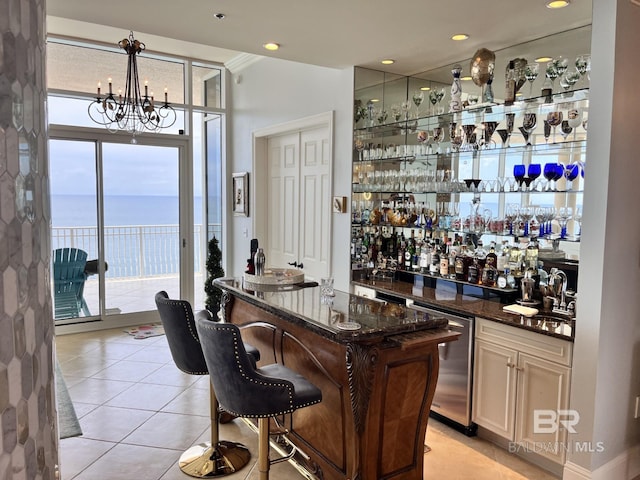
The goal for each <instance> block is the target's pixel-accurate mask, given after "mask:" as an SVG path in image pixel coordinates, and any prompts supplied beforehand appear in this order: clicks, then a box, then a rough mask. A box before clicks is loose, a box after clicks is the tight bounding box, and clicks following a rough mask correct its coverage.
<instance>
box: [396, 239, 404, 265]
mask: <svg viewBox="0 0 640 480" xmlns="http://www.w3.org/2000/svg"><path fill="white" fill-rule="evenodd" d="M404 254H405V249H404V242H401V243H400V245H399V246H398V256H397V257H396V258H397V262H398V266H397V267H396V268H397V269H398V270H404Z"/></svg>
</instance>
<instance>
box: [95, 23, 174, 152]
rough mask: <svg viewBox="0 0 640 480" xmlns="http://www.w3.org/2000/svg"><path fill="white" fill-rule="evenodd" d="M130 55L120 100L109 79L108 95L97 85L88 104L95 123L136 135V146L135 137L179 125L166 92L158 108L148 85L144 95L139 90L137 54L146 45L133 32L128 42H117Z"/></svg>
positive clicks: (113, 130)
mask: <svg viewBox="0 0 640 480" xmlns="http://www.w3.org/2000/svg"><path fill="white" fill-rule="evenodd" d="M118 46H119V47H120V48H122V49H123V50H124V51H125V52H127V55H128V56H129V58H128V62H127V79H126V86H125V89H124V92H122V90H119V91H118V98H117V99H116V97H115V95H114V94H113V91H112V90H113V86H112V81H111V78H109V93H108V94H107V95H104V96H101V94H100V87H101V84H100V83H99V82H98V96H97V97H96V100H95V101H93V102H91V104H90V105H89V117H91V120H93V121H94V122H96V123H98V124H100V125H104V126H106V127H107V129H108V130H109V131H110V132H117V131H119V130H124V131H126V132H129V133H131V134H132V135H133V139H132V140H131V143H137V141H136V139H135V136H136V134H138V133H142V132H145V131H148V132H158V131H160V129H162V128H169V127H171V126H172V125H173V124H174V123H176V112H175V110H174V109H173V108H172V107H171V105H169V102H168V93H167V89H166V88H165V90H164V103H162V104H161V105H160V106H159V107H158V106H157V105H155V103H154V98H153V93H151V95H149V87H148V86H147V82H145V85H144V95H142V93H141V91H140V81H139V80H138V62H137V59H136V55H138V54H139V53H140V52H142V51H143V50H144V49H145V44H144V43H142V42H140V41H138V40H136V39H134V38H133V32H130V33H129V38H128V39H126V38H125V39H123V40H121V41H120V42H118Z"/></svg>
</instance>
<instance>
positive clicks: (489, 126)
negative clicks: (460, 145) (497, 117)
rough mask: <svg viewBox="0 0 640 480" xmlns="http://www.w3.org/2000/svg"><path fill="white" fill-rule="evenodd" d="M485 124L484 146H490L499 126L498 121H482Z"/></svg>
mask: <svg viewBox="0 0 640 480" xmlns="http://www.w3.org/2000/svg"><path fill="white" fill-rule="evenodd" d="M482 125H483V126H484V148H490V145H491V137H492V135H493V132H495V131H496V128H497V127H498V122H482Z"/></svg>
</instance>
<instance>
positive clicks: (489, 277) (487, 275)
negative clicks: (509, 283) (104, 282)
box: [481, 259, 498, 287]
mask: <svg viewBox="0 0 640 480" xmlns="http://www.w3.org/2000/svg"><path fill="white" fill-rule="evenodd" d="M487 260H488V259H487ZM497 280H498V269H497V268H496V267H495V266H493V264H491V263H489V262H488V261H487V263H485V265H484V268H483V269H482V281H481V283H482V285H486V286H487V287H494V286H495V285H496V281H497Z"/></svg>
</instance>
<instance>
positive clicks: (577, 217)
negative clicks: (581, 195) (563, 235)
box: [573, 205, 582, 240]
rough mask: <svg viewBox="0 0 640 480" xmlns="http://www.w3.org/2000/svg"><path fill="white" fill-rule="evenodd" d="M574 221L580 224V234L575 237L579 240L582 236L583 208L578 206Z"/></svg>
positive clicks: (574, 236)
mask: <svg viewBox="0 0 640 480" xmlns="http://www.w3.org/2000/svg"><path fill="white" fill-rule="evenodd" d="M573 220H574V221H575V222H577V223H578V233H576V234H575V235H573V239H574V240H579V239H580V236H581V235H582V206H580V205H579V206H577V207H576V211H575V212H574V214H573Z"/></svg>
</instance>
